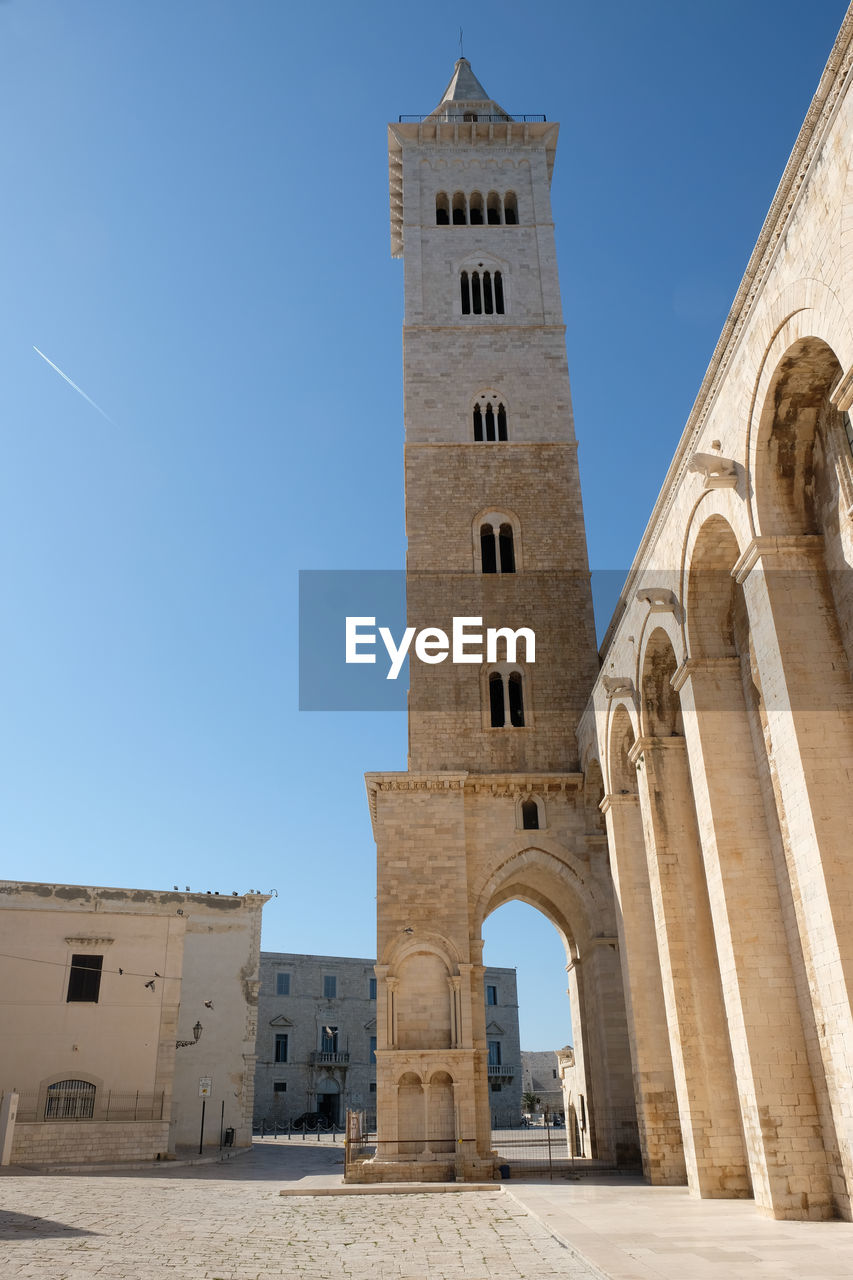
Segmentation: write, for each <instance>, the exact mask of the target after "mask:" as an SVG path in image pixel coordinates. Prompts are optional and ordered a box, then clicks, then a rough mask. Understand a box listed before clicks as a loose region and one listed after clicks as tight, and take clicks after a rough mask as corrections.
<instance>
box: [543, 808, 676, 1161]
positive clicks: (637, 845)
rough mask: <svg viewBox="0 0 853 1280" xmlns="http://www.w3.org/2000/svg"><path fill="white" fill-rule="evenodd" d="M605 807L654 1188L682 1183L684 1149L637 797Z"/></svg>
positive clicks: (640, 1111) (645, 1152)
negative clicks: (655, 1186)
mask: <svg viewBox="0 0 853 1280" xmlns="http://www.w3.org/2000/svg"><path fill="white" fill-rule="evenodd" d="M601 811H602V813H603V814H604V816H605V821H606V823H607V843H608V845H609V848H610V866H611V870H612V873H613V887H614V891H615V894H616V902H617V907H618V909H617V913H616V916H617V928H618V932H619V954H620V958H621V963H622V982H623V985H624V988H625V1003H626V1013H627V1015H628V1036H629V1040H630V1044H631V1060H632V1065H633V1074H634V1097H635V1100H636V1104H637V1123H638V1125H639V1130H640V1147H641V1151H642V1157H643V1172H644V1173H645V1175H646V1177H647V1178H648V1179H649V1181H650V1182H651V1183H652V1184H653V1185H667V1184H676V1185H677V1184H680V1183H683V1182H684V1181H685V1177H686V1174H685V1166H684V1152H683V1149H682V1143H681V1128H680V1125H679V1118H678V1104H677V1100H676V1093H675V1079H674V1076H673V1069H672V1057H671V1055H670V1050H669V1037H668V1033H667V1025H666V1008H665V1005H664V998H663V988H662V986H661V976H660V963H659V961H658V955H657V945H656V942H655V927H654V917H653V915H652V903H651V895H650V892H649V875H648V869H647V866H646V850H645V846H644V844H643V829H642V824H641V821H640V813H639V806H638V801H637V797H636V795H631V794H630V793H629V794H624V795H608V796H605V797H604V799H603V800H602V802H601ZM567 1127H568V1126H567Z"/></svg>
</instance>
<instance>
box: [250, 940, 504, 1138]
mask: <svg viewBox="0 0 853 1280" xmlns="http://www.w3.org/2000/svg"><path fill="white" fill-rule="evenodd" d="M375 963H376V962H375V960H370V959H359V958H356V957H349V956H308V955H297V954H293V953H289V952H281V951H262V952H261V961H260V977H261V987H260V996H259V1000H258V1040H257V1052H256V1057H257V1060H256V1066H255V1119H256V1120H257V1121H258V1122H260V1121H265V1122H266V1123H269V1124H275V1123H278V1124H287V1123H288V1121H292V1120H296V1119H297V1118H298V1117H299V1116H301V1115H304V1114H305V1113H306V1112H309V1113H319V1114H320V1115H322V1116H324V1117H326V1118H327V1119H328V1120H330V1121H331V1122H332V1123H334V1124H336V1125H342V1124H343V1121H344V1117H345V1114H346V1111H347V1110H348V1109H351V1110H357V1111H365V1112H366V1113H367V1115H368V1121H369V1123H371V1124H372V1123H373V1117H374V1116H375V1114H376V990H377V983H376V975H375V973H374V965H375ZM483 1002H484V1006H485V1010H486V1042H485V1044H484V1045H482V1046H481V1050H482V1052H484V1054H485V1056H486V1059H487V1064H488V1067H487V1069H488V1077H489V1097H490V1101H491V1105H492V1116H493V1120H494V1122H495V1123H496V1124H500V1123H518V1120H519V1118H520V1116H521V1048H520V1043H519V1037H518V995H517V991H516V980H515V970H514V969H499V968H494V969H486V971H485V982H484V990H483Z"/></svg>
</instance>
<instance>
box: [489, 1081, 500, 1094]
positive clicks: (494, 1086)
mask: <svg viewBox="0 0 853 1280" xmlns="http://www.w3.org/2000/svg"><path fill="white" fill-rule="evenodd" d="M490 1087H491V1090H492V1093H500V1091H501V1089H502V1088H503V1085H502V1084H501V1083H500V1081H498V1080H493V1081H492V1083H491V1086H490Z"/></svg>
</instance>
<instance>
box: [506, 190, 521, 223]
mask: <svg viewBox="0 0 853 1280" xmlns="http://www.w3.org/2000/svg"><path fill="white" fill-rule="evenodd" d="M504 222H506V223H507V225H508V226H510V227H513V226H515V225H516V224H517V222H518V201H517V200H516V198H515V192H514V191H508V192H507V193H506V195H505V196H504Z"/></svg>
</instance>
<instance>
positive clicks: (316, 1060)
mask: <svg viewBox="0 0 853 1280" xmlns="http://www.w3.org/2000/svg"><path fill="white" fill-rule="evenodd" d="M308 1061H309V1062H310V1063H311V1064H312V1066H333V1067H346V1066H348V1065H349V1053H337V1052H336V1053H326V1052H325V1051H324V1050H322V1049H316V1050H315V1051H314V1052H313V1053H311V1054H309V1056H308Z"/></svg>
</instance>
